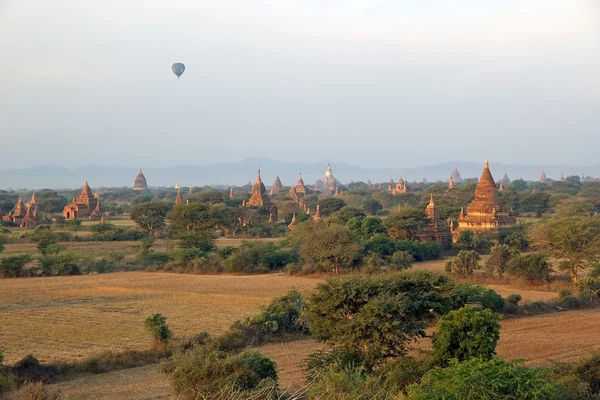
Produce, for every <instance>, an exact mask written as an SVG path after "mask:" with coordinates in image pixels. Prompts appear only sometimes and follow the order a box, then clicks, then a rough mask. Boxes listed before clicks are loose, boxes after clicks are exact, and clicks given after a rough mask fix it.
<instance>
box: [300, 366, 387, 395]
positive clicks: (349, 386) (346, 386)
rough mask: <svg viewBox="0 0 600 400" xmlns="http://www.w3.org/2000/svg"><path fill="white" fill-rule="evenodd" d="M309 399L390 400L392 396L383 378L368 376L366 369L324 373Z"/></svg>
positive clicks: (313, 386) (312, 386) (314, 386)
mask: <svg viewBox="0 0 600 400" xmlns="http://www.w3.org/2000/svg"><path fill="white" fill-rule="evenodd" d="M308 398H309V399H310V400H313V399H314V400H316V399H323V398H327V399H330V400H346V399H371V400H384V399H390V395H389V393H388V390H387V389H386V388H385V387H384V381H383V378H381V377H379V376H377V375H374V374H368V373H366V371H365V370H364V369H360V368H349V369H344V370H329V371H326V372H324V373H323V374H322V375H320V376H319V378H318V380H317V381H316V382H315V383H313V384H312V385H311V387H310V389H309V391H308Z"/></svg>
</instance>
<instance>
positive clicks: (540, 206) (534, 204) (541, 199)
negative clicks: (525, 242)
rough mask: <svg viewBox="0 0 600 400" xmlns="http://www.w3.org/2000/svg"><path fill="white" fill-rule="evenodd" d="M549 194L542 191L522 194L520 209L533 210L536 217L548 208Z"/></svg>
mask: <svg viewBox="0 0 600 400" xmlns="http://www.w3.org/2000/svg"><path fill="white" fill-rule="evenodd" d="M549 200H550V195H549V194H548V193H544V192H534V193H529V194H526V195H525V196H523V198H522V199H521V202H520V210H522V211H527V212H534V213H535V214H536V215H537V216H538V217H539V216H541V215H542V214H543V213H544V212H545V211H547V209H548V202H549Z"/></svg>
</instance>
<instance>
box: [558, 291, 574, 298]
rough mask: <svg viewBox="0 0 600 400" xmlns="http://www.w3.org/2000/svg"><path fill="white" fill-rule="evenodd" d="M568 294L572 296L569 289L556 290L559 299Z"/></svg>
mask: <svg viewBox="0 0 600 400" xmlns="http://www.w3.org/2000/svg"><path fill="white" fill-rule="evenodd" d="M569 296H572V293H571V291H570V290H568V289H560V290H559V291H558V299H559V300H562V299H564V298H565V297H569Z"/></svg>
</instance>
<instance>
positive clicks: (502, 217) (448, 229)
mask: <svg viewBox="0 0 600 400" xmlns="http://www.w3.org/2000/svg"><path fill="white" fill-rule="evenodd" d="M590 179H591V178H590ZM585 180H586V179H585V176H584V175H582V176H581V181H585ZM469 181H471V182H476V183H477V186H476V188H475V195H474V199H473V201H472V202H471V203H470V204H469V205H468V206H467V207H466V209H465V208H462V209H461V211H460V214H459V215H458V218H457V220H456V221H458V223H457V226H455V224H454V222H453V220H448V221H445V222H444V221H442V220H441V219H440V216H439V214H438V212H437V208H436V205H435V201H434V195H433V194H432V195H431V196H430V199H429V204H428V205H427V207H426V209H425V213H426V214H427V217H428V218H429V220H430V222H429V224H428V225H427V226H426V227H425V228H424V229H423V230H422V232H421V233H420V234H419V237H420V238H421V239H422V240H434V241H436V242H438V243H439V244H441V245H445V244H446V243H447V242H448V241H450V240H454V241H455V240H456V239H457V238H458V237H459V235H460V232H462V231H465V230H472V231H475V232H478V233H482V234H487V233H490V234H497V233H498V232H499V231H500V230H502V229H505V228H510V227H511V226H513V225H514V224H515V223H516V218H515V216H514V215H513V214H512V210H510V211H507V210H503V209H502V206H501V204H500V202H499V201H498V199H497V197H496V196H497V192H502V191H503V190H504V189H505V188H506V187H508V186H509V185H510V184H511V180H510V178H509V177H508V175H507V173H504V176H503V177H502V179H500V180H499V181H498V182H496V181H495V180H494V178H493V176H492V174H491V172H490V169H489V163H488V162H487V161H486V162H485V164H484V168H483V172H482V174H481V177H480V178H479V179H472V180H471V179H470V180H469ZM539 181H540V182H541V183H549V182H552V180H551V179H549V178H548V177H547V176H546V172H545V171H544V170H542V173H541V176H540V180H539ZM559 181H560V182H564V181H566V179H565V176H564V174H563V173H561V174H560V178H559ZM446 182H447V184H448V190H452V189H453V188H454V187H455V185H462V184H464V180H463V179H462V177H461V175H460V172H459V171H458V168H457V167H456V166H455V167H454V169H453V170H452V172H451V173H450V177H449V179H448V180H447V181H446ZM421 183H422V184H427V179H426V178H425V177H424V178H423V179H422V181H421ZM366 185H367V187H368V189H369V190H379V191H381V192H386V191H387V193H388V194H389V195H394V196H395V195H401V194H405V193H407V192H408V191H409V189H410V187H412V186H409V183H408V182H407V181H405V180H404V179H403V178H402V177H400V179H399V180H398V181H397V182H394V180H393V179H390V181H389V183H388V184H387V188H386V185H385V184H382V183H378V184H373V183H372V182H371V180H370V179H368V181H367V183H366ZM410 185H418V183H417V182H413V183H412V184H410ZM175 187H176V189H177V195H176V196H175V204H176V205H179V204H182V203H183V196H182V194H181V189H180V187H179V182H178V183H177V184H176V185H175ZM342 188H345V187H344V186H343V185H341V184H340V182H339V181H338V180H337V178H335V176H334V175H333V172H332V170H331V165H329V164H328V165H327V169H326V170H325V176H324V177H322V178H321V179H318V180H317V181H316V182H315V183H314V185H312V186H307V185H306V184H305V183H304V179H303V178H302V174H300V176H299V178H298V181H297V182H296V184H293V185H291V187H290V189H289V191H287V192H286V191H285V189H284V185H283V184H282V182H281V179H280V176H279V174H277V175H276V176H275V180H274V182H273V185H272V186H271V188H270V191H268V192H267V189H266V187H265V185H264V183H263V181H262V178H261V174H260V169H259V170H258V175H257V178H256V182H255V183H254V184H253V185H251V190H250V191H249V194H250V198H249V199H248V200H247V201H242V204H241V205H242V206H243V207H248V208H262V209H264V210H265V211H266V212H267V213H268V215H269V221H270V222H272V223H277V222H280V221H279V210H278V206H277V204H276V202H274V201H273V200H272V197H275V196H279V197H280V198H284V197H287V198H290V199H292V200H293V201H294V202H296V204H297V209H298V211H303V212H304V213H305V214H307V215H308V216H310V217H312V219H313V221H315V222H319V221H322V220H323V217H322V215H321V210H320V208H319V205H317V206H316V209H315V210H314V211H315V212H314V214H313V215H311V210H310V208H309V207H308V206H307V204H306V203H305V198H306V196H308V195H311V194H314V193H317V194H319V195H320V196H323V195H331V196H333V197H341V196H344V192H343V190H342ZM132 190H133V191H135V192H139V193H143V192H146V191H149V189H148V181H147V180H146V177H145V176H144V174H143V172H142V170H141V169H140V170H139V172H138V174H137V176H136V177H135V180H134V183H133V188H132ZM189 194H192V189H191V188H190V191H189ZM234 195H235V194H234V188H233V187H231V188H230V191H229V198H230V199H233V198H234ZM188 201H189V200H188ZM62 215H63V217H64V219H65V220H72V219H77V218H89V219H96V218H97V219H100V220H101V222H103V221H104V216H103V212H102V209H101V206H100V194H99V193H98V191H96V192H95V193H92V189H91V188H90V186H89V185H88V182H87V181H86V182H85V184H84V186H83V188H82V190H81V193H80V194H79V195H78V196H77V197H75V198H73V201H72V202H71V203H69V204H67V205H66V206H65V207H64V209H63V212H62ZM0 219H1V221H3V222H9V223H12V224H15V225H17V226H20V227H30V226H34V225H35V224H37V222H38V221H39V217H38V208H37V205H36V198H35V193H33V194H32V196H31V200H30V201H29V202H27V203H26V204H25V203H24V202H23V199H22V197H19V200H18V202H17V204H16V205H15V207H14V210H13V211H10V212H9V213H7V214H5V215H2V212H1V211H0ZM242 222H243V221H242ZM282 222H283V221H282ZM286 223H287V222H286ZM295 223H296V213H294V214H293V217H292V219H291V222H290V223H289V224H288V227H290V228H291V227H292V226H293V225H294V224H295Z"/></svg>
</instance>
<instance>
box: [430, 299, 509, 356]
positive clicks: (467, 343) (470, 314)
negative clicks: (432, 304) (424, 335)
mask: <svg viewBox="0 0 600 400" xmlns="http://www.w3.org/2000/svg"><path fill="white" fill-rule="evenodd" d="M501 317H502V316H501V315H500V314H498V313H495V312H493V311H491V310H489V309H485V310H482V311H477V310H475V309H473V308H471V307H469V306H465V307H463V308H461V309H459V310H455V311H450V312H449V313H448V314H446V315H444V316H443V317H442V318H441V319H440V323H439V325H438V328H437V331H436V332H435V333H434V335H433V338H432V343H433V354H434V357H435V359H436V360H437V361H438V362H440V363H442V364H446V363H447V362H448V361H450V359H453V358H454V359H457V360H458V361H465V360H468V359H471V358H480V359H482V360H489V359H490V358H492V356H493V355H494V354H496V343H498V339H499V338H500V324H499V323H498V321H499V320H500V319H501Z"/></svg>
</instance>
